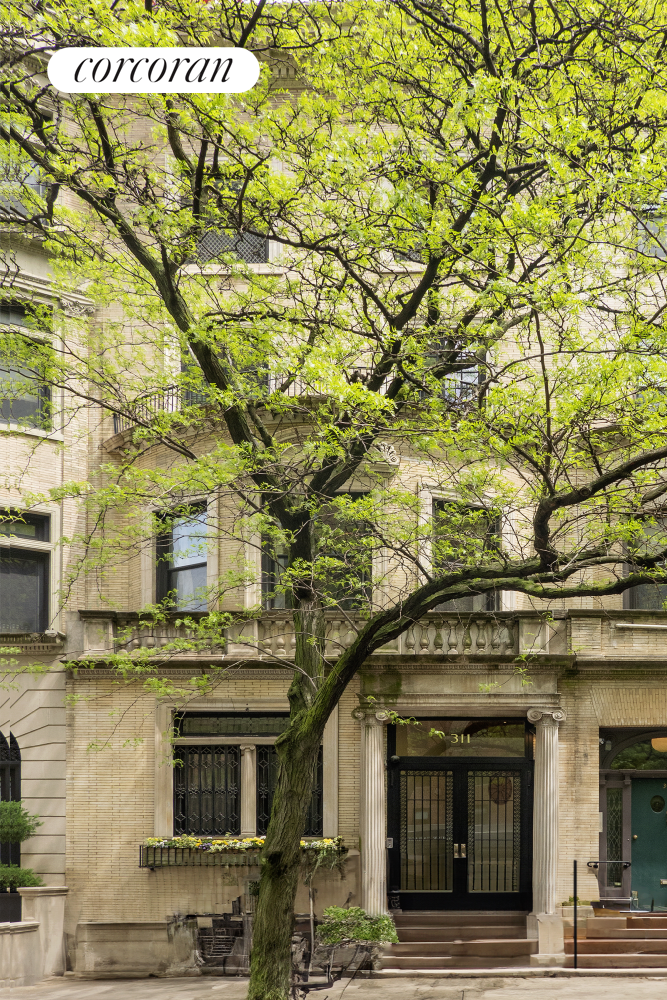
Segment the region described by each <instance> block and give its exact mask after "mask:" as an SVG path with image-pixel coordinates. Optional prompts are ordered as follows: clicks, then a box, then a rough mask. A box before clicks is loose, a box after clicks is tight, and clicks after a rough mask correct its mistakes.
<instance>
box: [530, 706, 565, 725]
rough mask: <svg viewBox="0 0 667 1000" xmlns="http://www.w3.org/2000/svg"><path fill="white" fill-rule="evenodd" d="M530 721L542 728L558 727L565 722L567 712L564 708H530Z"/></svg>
mask: <svg viewBox="0 0 667 1000" xmlns="http://www.w3.org/2000/svg"><path fill="white" fill-rule="evenodd" d="M527 715H528V721H529V722H534V723H536V724H538V725H542V726H556V727H558V726H559V725H560V723H561V722H565V719H566V718H567V712H566V711H565V709H564V708H529V709H528V712H527Z"/></svg>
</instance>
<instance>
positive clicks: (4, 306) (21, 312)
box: [0, 302, 51, 430]
mask: <svg viewBox="0 0 667 1000" xmlns="http://www.w3.org/2000/svg"><path fill="white" fill-rule="evenodd" d="M0 326H13V327H17V326H18V327H24V326H27V313H26V309H25V307H24V306H22V305H21V304H20V303H16V302H0ZM0 420H4V421H6V422H11V423H17V424H19V425H20V426H22V427H29V428H39V429H41V430H48V429H49V428H50V423H51V390H50V389H49V387H48V386H47V385H45V384H44V382H43V381H42V380H41V378H40V376H39V372H38V371H37V370H36V369H32V368H30V367H28V366H27V365H26V364H25V363H22V364H16V362H15V361H13V360H12V357H11V352H10V350H9V349H5V350H4V351H3V349H2V346H0Z"/></svg>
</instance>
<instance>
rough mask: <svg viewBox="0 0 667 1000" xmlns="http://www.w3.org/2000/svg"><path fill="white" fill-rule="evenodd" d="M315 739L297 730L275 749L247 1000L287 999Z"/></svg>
mask: <svg viewBox="0 0 667 1000" xmlns="http://www.w3.org/2000/svg"><path fill="white" fill-rule="evenodd" d="M320 738H321V734H319V733H317V732H306V733H304V731H303V729H302V728H301V727H298V729H297V732H295V733H290V734H289V735H288V739H287V740H286V741H285V743H284V744H282V745H281V746H280V747H278V753H279V767H278V782H277V785H276V791H275V795H274V798H273V807H272V809H271V820H270V823H269V829H268V833H267V836H266V842H265V844H264V851H263V853H262V873H261V877H260V884H259V898H258V900H257V910H256V913H255V924H254V932H253V948H252V959H251V965H250V987H249V990H248V1000H288V998H289V995H290V988H291V979H292V929H293V925H294V902H295V899H296V892H297V888H298V884H299V863H300V847H299V842H300V840H301V836H302V834H303V829H304V825H305V819H306V810H307V808H308V802H309V800H310V796H311V793H312V788H313V776H314V770H315V761H316V760H317V752H318V748H319V744H320Z"/></svg>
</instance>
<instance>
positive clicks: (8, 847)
mask: <svg viewBox="0 0 667 1000" xmlns="http://www.w3.org/2000/svg"><path fill="white" fill-rule="evenodd" d="M20 799H21V751H20V750H19V745H18V743H17V741H16V738H15V736H14V735H13V734H12V733H10V734H9V741H8V740H7V737H6V736H4V734H3V733H0V801H2V802H18V801H20ZM0 863H2V864H3V865H20V864H21V845H20V844H9V843H6V844H0Z"/></svg>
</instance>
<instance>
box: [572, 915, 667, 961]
mask: <svg viewBox="0 0 667 1000" xmlns="http://www.w3.org/2000/svg"><path fill="white" fill-rule="evenodd" d="M577 953H578V955H577V965H578V967H579V968H580V969H665V968H667V914H655V915H651V914H648V913H643V914H641V916H640V915H637V916H632V915H631V914H628V915H627V916H626V915H625V914H620V915H619V916H614V917H589V918H588V922H587V926H586V931H585V937H584V938H583V939H582V938H579V937H578V938H577ZM565 955H566V958H565V967H566V968H570V969H571V968H572V967H573V965H574V957H573V955H574V941H573V940H572V938H569V939H566V941H565Z"/></svg>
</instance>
